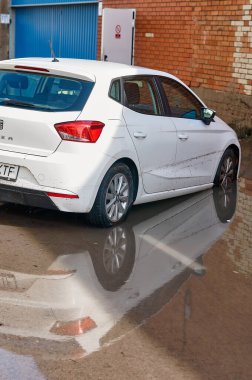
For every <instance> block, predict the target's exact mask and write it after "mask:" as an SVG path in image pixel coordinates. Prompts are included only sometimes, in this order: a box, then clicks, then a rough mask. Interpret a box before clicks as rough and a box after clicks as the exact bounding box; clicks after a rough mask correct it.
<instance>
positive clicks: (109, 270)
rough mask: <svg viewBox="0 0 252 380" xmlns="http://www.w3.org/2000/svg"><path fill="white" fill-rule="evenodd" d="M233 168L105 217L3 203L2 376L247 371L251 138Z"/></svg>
mask: <svg viewBox="0 0 252 380" xmlns="http://www.w3.org/2000/svg"><path fill="white" fill-rule="evenodd" d="M242 151H243V153H242V157H243V159H242V165H241V171H240V179H239V181H238V182H237V184H236V185H235V186H233V187H232V188H229V189H228V190H225V191H223V190H222V189H216V188H214V189H211V190H207V191H204V192H201V193H198V194H194V195H190V196H185V197H180V198H176V199H172V200H166V201H162V202H156V203H152V204H147V205H140V206H135V207H133V210H132V212H131V213H130V215H129V217H128V219H127V221H126V222H125V223H123V224H121V225H119V226H117V227H115V228H112V229H97V228H93V227H90V226H88V224H87V223H86V221H85V218H84V217H83V216H80V215H74V214H61V213H57V212H53V211H47V210H41V209H35V208H27V207H21V206H15V205H8V204H5V205H2V206H1V207H0V379H1V380H19V379H20V380H28V379H31V380H33V379H36V380H37V379H38V380H40V379H84V380H85V379H111V380H113V379H169V380H170V379H176V380H184V379H185V380H205V379H213V380H215V379H217V380H218V379H220V380H243V379H244V380H245V379H246V380H247V379H250V378H252V362H251V355H252V327H251V320H252V301H251V290H252V154H251V153H252V139H251V138H250V139H248V140H245V141H243V142H242Z"/></svg>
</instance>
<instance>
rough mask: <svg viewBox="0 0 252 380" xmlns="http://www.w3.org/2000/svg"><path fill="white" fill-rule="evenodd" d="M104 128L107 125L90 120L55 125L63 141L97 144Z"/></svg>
mask: <svg viewBox="0 0 252 380" xmlns="http://www.w3.org/2000/svg"><path fill="white" fill-rule="evenodd" d="M104 126H105V124H104V123H102V122H100V121H90V120H86V121H83V120H82V121H81V120H78V121H69V122H66V123H59V124H55V125H54V127H55V128H56V131H57V132H58V134H59V135H60V137H61V138H62V140H66V141H78V142H84V143H95V142H96V141H97V140H98V138H99V137H100V135H101V133H102V129H103V127H104Z"/></svg>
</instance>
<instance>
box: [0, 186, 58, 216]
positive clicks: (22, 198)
mask: <svg viewBox="0 0 252 380" xmlns="http://www.w3.org/2000/svg"><path fill="white" fill-rule="evenodd" d="M0 202H10V203H16V204H21V205H26V206H34V207H42V208H47V209H51V210H58V207H56V205H55V204H54V203H53V201H52V200H51V198H50V197H49V196H48V195H47V194H46V193H45V192H43V191H38V190H33V189H24V188H22V187H13V186H9V185H3V184H0Z"/></svg>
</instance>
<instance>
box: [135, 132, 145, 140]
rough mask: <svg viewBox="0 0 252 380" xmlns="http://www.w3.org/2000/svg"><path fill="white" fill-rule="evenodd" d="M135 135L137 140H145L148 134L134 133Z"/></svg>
mask: <svg viewBox="0 0 252 380" xmlns="http://www.w3.org/2000/svg"><path fill="white" fill-rule="evenodd" d="M133 135H134V137H135V138H136V139H145V138H146V137H147V135H146V133H143V132H134V133H133Z"/></svg>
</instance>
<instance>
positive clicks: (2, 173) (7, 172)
mask: <svg viewBox="0 0 252 380" xmlns="http://www.w3.org/2000/svg"><path fill="white" fill-rule="evenodd" d="M18 170H19V166H16V165H9V164H3V163H1V162H0V178H2V179H6V180H7V181H16V179H17V176H18Z"/></svg>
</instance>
